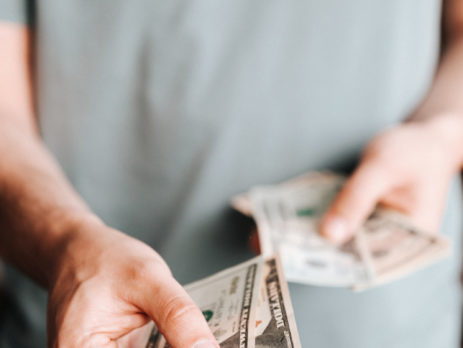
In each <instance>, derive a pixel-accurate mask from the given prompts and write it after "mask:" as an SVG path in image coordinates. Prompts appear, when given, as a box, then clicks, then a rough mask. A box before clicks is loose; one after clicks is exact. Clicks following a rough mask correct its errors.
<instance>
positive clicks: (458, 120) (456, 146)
mask: <svg viewBox="0 0 463 348" xmlns="http://www.w3.org/2000/svg"><path fill="white" fill-rule="evenodd" d="M410 120H411V121H418V122H423V123H424V124H426V125H430V127H432V128H434V129H435V131H436V134H437V135H438V136H439V137H440V138H441V139H442V140H443V141H445V142H446V143H447V148H448V149H449V151H451V153H452V158H453V160H454V162H455V166H457V169H458V168H461V166H462V164H463V36H459V37H457V38H454V39H453V40H452V41H450V42H449V44H448V45H447V47H446V49H445V51H444V53H443V56H442V60H441V63H440V65H439V68H438V70H437V73H436V76H435V79H434V82H433V85H432V87H431V89H430V91H429V93H428V95H427V96H426V98H425V99H424V100H423V102H422V103H421V105H420V106H419V107H418V108H417V110H416V111H415V112H414V113H413V115H412V116H411V118H410Z"/></svg>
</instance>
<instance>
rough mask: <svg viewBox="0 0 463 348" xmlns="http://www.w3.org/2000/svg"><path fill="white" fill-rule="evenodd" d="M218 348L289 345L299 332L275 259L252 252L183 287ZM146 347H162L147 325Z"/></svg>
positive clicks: (160, 339)
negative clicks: (251, 256)
mask: <svg viewBox="0 0 463 348" xmlns="http://www.w3.org/2000/svg"><path fill="white" fill-rule="evenodd" d="M185 289H186V290H187V292H188V293H189V295H190V296H191V297H192V298H193V300H194V301H195V303H196V304H197V305H198V306H199V308H200V309H201V310H202V311H203V315H204V316H205V318H206V320H207V322H208V324H209V327H210V328H211V331H212V333H213V334H214V336H215V338H216V339H217V341H218V342H219V344H220V347H221V348H254V347H261V348H264V347H269V348H270V347H294V348H300V347H301V345H300V341H299V335H298V333H297V328H296V321H295V317H294V312H293V308H292V305H291V301H290V297H289V291H288V287H287V284H286V281H285V278H284V275H283V273H282V268H281V265H280V262H279V259H278V258H277V257H276V256H275V257H271V258H269V259H267V260H264V258H262V257H257V258H254V259H252V260H250V261H248V262H245V263H243V264H240V265H237V266H235V267H232V268H230V269H227V270H225V271H222V272H220V273H217V274H215V275H213V276H210V277H208V278H205V279H203V280H200V281H197V282H195V283H192V284H190V285H187V286H186V287H185ZM144 347H145V348H161V347H162V348H167V347H169V345H168V343H167V342H166V340H165V339H164V337H163V336H162V335H161V334H160V333H159V332H158V330H157V328H156V326H154V325H153V326H152V329H151V333H150V335H149V338H148V340H147V343H146V345H145V346H144Z"/></svg>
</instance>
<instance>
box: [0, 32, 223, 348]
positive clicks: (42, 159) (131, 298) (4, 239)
mask: <svg viewBox="0 0 463 348" xmlns="http://www.w3.org/2000/svg"><path fill="white" fill-rule="evenodd" d="M29 57H30V36H29V32H28V29H27V28H26V27H23V26H20V25H15V24H6V23H0V61H1V64H0V154H1V156H0V257H1V258H2V259H4V260H5V261H7V262H9V263H11V264H13V265H15V266H16V267H18V268H20V269H21V270H23V271H24V272H25V273H27V274H28V275H29V276H31V277H33V278H34V279H35V280H37V281H38V282H40V283H41V284H42V285H44V286H45V287H46V288H47V289H48V291H49V304H48V335H49V337H48V338H49V342H48V345H49V347H76V348H77V347H107V348H110V347H126V346H127V345H128V342H132V344H137V346H139V345H140V343H139V342H137V340H138V339H139V338H140V337H141V336H140V335H138V334H139V333H140V330H137V328H141V327H142V326H143V325H144V324H145V323H147V322H148V320H149V319H152V320H154V321H155V322H156V324H157V325H158V328H159V329H160V331H161V332H163V333H164V335H165V336H166V338H167V340H168V341H169V342H170V344H171V346H173V347H193V346H195V347H199V346H197V345H196V344H198V342H199V343H200V344H201V345H200V347H217V343H216V342H215V339H214V337H213V336H212V334H211V332H210V330H209V328H208V326H207V323H206V321H205V320H204V317H203V316H202V314H201V312H200V311H199V308H197V307H196V306H195V304H194V303H193V301H192V300H191V298H190V297H189V296H188V295H187V293H186V292H185V291H184V289H183V288H182V287H181V286H180V284H178V283H177V282H176V281H175V279H174V278H173V277H172V275H171V273H170V271H169V269H168V267H167V265H166V264H165V263H164V261H163V260H162V259H161V257H160V256H159V255H158V254H157V253H156V252H155V251H154V250H153V249H151V248H150V247H148V246H147V245H145V244H143V243H142V242H140V241H138V240H135V239H133V238H131V237H129V236H127V235H125V234H123V233H121V232H119V231H116V230H113V229H111V228H110V227H108V226H105V225H104V224H103V223H102V222H101V221H100V220H99V219H98V218H97V217H95V216H94V215H93V214H92V212H91V211H90V209H89V208H88V207H87V206H86V204H85V203H84V202H83V201H82V199H81V198H80V197H79V196H78V194H77V193H76V192H75V191H74V190H73V188H72V187H71V185H70V184H69V182H68V181H67V180H66V178H65V176H64V175H63V173H62V171H61V170H60V168H59V166H58V165H57V163H56V162H55V161H54V159H53V158H52V156H51V155H50V154H49V152H48V151H47V150H46V148H45V147H44V145H43V144H42V142H41V139H40V136H39V134H38V132H37V126H36V122H35V119H34V111H33V102H32V100H33V98H32V95H33V94H32V87H31V86H32V84H31V73H30V64H29V59H30V58H29ZM63 117H66V115H63Z"/></svg>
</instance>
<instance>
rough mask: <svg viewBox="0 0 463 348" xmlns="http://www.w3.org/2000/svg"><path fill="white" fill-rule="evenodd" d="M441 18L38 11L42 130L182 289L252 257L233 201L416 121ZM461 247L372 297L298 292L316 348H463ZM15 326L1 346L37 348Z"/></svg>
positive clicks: (455, 196)
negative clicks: (462, 339)
mask: <svg viewBox="0 0 463 348" xmlns="http://www.w3.org/2000/svg"><path fill="white" fill-rule="evenodd" d="M1 1H2V0H0V4H1ZM3 1H5V0H3ZM440 6H441V4H440V2H439V1H435V0H422V1H414V0H390V1H383V0H354V1H341V0H308V1H296V0H288V1H279V0H256V1H249V0H247V1H245V0H233V1H232V0H224V1H217V0H197V1H194V0H191V1H186V0H181V1H180V0H169V1H165V0H162V1H161V0H159V1H148V0H146V1H144V0H135V1H122V0H99V1H85V0H75V1H62V0H40V2H37V4H36V7H37V8H36V25H37V40H38V41H37V50H38V52H37V71H38V80H37V89H36V91H37V94H38V95H37V98H38V99H37V100H38V110H39V111H38V113H39V118H40V125H41V129H42V134H43V137H44V140H45V142H46V144H47V145H48V147H49V148H50V150H51V151H52V152H53V153H54V155H55V156H56V158H57V159H58V160H59V162H60V163H61V165H62V166H63V168H64V170H65V172H66V174H67V175H68V177H69V178H70V180H71V181H72V183H73V185H74V186H75V187H76V189H77V190H78V191H79V192H80V194H81V195H82V196H83V197H84V198H85V199H86V201H87V202H88V203H89V205H90V206H91V207H92V208H93V209H94V211H95V212H96V213H97V214H98V215H99V216H101V217H102V218H103V220H104V221H105V222H107V223H108V224H109V225H111V226H114V227H116V228H119V229H121V230H123V231H125V232H127V233H129V234H131V235H134V236H136V237H137V238H140V239H142V240H143V241H145V242H147V243H149V244H150V245H152V246H153V247H154V248H155V249H156V250H157V251H159V252H160V253H161V254H162V256H163V257H164V258H165V259H166V261H167V262H168V264H169V265H170V266H171V268H172V270H173V273H174V275H175V276H176V277H177V278H178V279H179V280H180V281H181V282H183V283H186V282H189V281H192V280H195V279H198V278H200V277H203V276H206V275H208V274H210V273H212V272H214V271H217V270H220V269H222V268H224V267H227V266H230V265H233V264H235V263H237V262H239V261H243V260H245V259H246V258H248V257H251V253H250V252H249V251H248V249H247V247H246V234H247V232H248V229H249V223H248V221H246V220H245V219H244V218H241V217H240V216H238V215H237V214H234V213H233V212H232V211H231V210H230V208H229V205H228V200H229V198H230V197H231V196H232V195H234V194H236V193H238V192H241V191H244V190H246V189H248V188H249V187H250V186H252V185H255V184H265V183H276V182H278V181H281V180H284V179H287V178H289V177H292V176H295V175H298V174H301V173H303V172H305V171H307V170H317V169H327V168H329V169H346V168H349V167H351V166H352V165H353V164H354V163H355V160H356V159H357V158H358V155H359V152H360V151H361V149H362V148H363V147H364V146H365V144H366V143H367V142H368V140H369V139H371V137H373V136H374V135H375V134H376V133H377V132H379V131H381V130H382V129H384V128H385V127H387V126H390V125H393V124H395V123H397V122H400V121H401V120H402V119H404V118H405V117H406V116H407V115H408V114H409V113H410V112H411V110H412V109H413V108H414V107H415V106H416V105H417V103H419V101H420V100H421V99H422V98H423V96H424V94H425V93H426V91H427V89H428V87H429V85H430V82H431V80H432V78H433V75H434V72H435V67H436V63H437V59H438V52H439V30H440ZM459 202H460V197H459V191H458V188H457V186H455V187H454V189H453V191H452V196H451V199H450V200H449V207H448V210H447V216H446V219H445V222H444V227H443V233H445V234H447V235H450V236H452V238H454V245H455V246H457V247H459V239H458V238H459V232H460V208H459V207H460V206H459ZM458 249H459V248H456V250H455V252H454V254H453V257H452V258H450V259H448V260H447V261H445V262H441V263H439V264H438V265H435V266H432V267H430V268H428V269H426V270H424V271H421V272H419V273H417V274H415V275H413V276H411V277H409V278H407V279H404V280H401V281H398V282H395V283H393V284H390V285H387V286H384V287H381V288H378V289H375V290H371V291H367V292H364V293H360V294H357V293H352V292H350V290H344V289H329V288H321V287H309V286H297V285H291V296H292V300H293V304H294V307H295V310H296V316H297V322H298V327H299V330H300V335H301V338H302V342H303V346H304V347H317V348H318V347H322V348H324V347H327V348H331V347H333V348H338V347H343V348H350V347H352V348H364V347H365V348H370V347H372V348H381V347H388V348H389V347H394V348H397V347H404V348H410V347H421V348H427V347H429V348H431V347H439V348H440V347H449V348H452V347H457V342H458V339H459V316H460V307H459V306H460V302H459V301H460V290H459V284H458V269H459V252H458V251H459V250H458ZM7 281H9V285H10V288H13V287H14V288H15V290H14V291H15V296H14V297H16V301H17V304H16V307H21V306H23V307H27V310H26V312H28V313H29V314H28V317H29V318H31V319H30V320H32V321H34V320H35V321H40V320H43V317H44V315H45V313H44V312H43V311H42V312H41V308H42V307H40V306H39V305H37V306H36V305H35V304H36V303H39V302H40V298H41V297H43V294H38V293H37V290H35V288H32V287H31V286H30V285H29V284H28V283H25V281H24V280H23V279H22V278H20V277H19V276H17V275H16V274H14V273H13V272H12V271H11V270H10V271H9V273H8V278H7ZM36 298H37V299H36ZM34 308H36V310H35V312H34ZM28 320H29V319H28ZM18 322H19V320H13V319H10V320H9V324H8V325H9V330H18V331H19V332H23V334H22V336H21V337H19V336H18V335H10V336H14V338H11V337H10V338H9V339H8V340H9V343H4V344H5V347H8V348H9V347H15V348H18V347H37V346H38V345H37V342H38V340H40V338H36V339H35V341H30V342H32V343H29V344H28V343H27V341H28V339H29V338H28V337H29V336H27V334H26V333H27V332H29V331H28V329H27V330H26V329H25V328H22V329H21V328H19V329H18V326H15V325H16V324H17V323H18ZM4 331H5V330H4ZM11 332H13V331H10V333H11ZM4 337H5V335H4ZM31 337H32V336H31ZM42 337H43V336H42ZM3 339H4V340H5V338H3ZM14 340H16V341H15V343H11V342H14ZM21 340H23V341H24V342H21ZM0 342H1V341H0ZM5 342H6V341H5ZM2 347H3V346H2Z"/></svg>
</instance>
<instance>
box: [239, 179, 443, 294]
mask: <svg viewBox="0 0 463 348" xmlns="http://www.w3.org/2000/svg"><path fill="white" fill-rule="evenodd" d="M344 181H345V178H344V177H343V176H341V175H337V174H334V173H330V172H324V173H318V172H317V173H309V174H306V175H303V176H301V177H298V178H296V179H293V180H290V181H288V182H285V183H283V184H280V185H276V186H265V187H256V188H253V189H251V190H250V192H249V193H246V194H243V195H240V196H237V197H235V198H233V199H232V205H233V206H234V207H235V209H237V210H239V211H241V212H242V213H243V214H246V215H250V216H253V217H254V219H255V220H256V223H257V226H258V232H259V241H260V247H261V251H262V254H263V255H264V256H266V255H271V254H273V253H274V252H275V251H279V252H280V255H281V258H282V262H283V267H284V271H285V275H286V277H287V279H288V281H292V282H299V283H305V284H312V285H321V286H349V287H353V288H355V289H364V288H366V287H369V286H373V285H377V284H380V283H384V282H387V281H391V280H393V279H396V278H399V277H401V276H404V275H406V274H408V273H410V272H413V271H414V270H416V269H418V268H421V267H423V266H424V265H426V264H429V263H431V262H435V261H437V260H438V259H440V258H442V257H444V256H445V255H447V254H448V252H449V249H450V248H449V243H448V241H447V240H446V239H445V238H444V237H442V236H438V235H431V234H429V233H424V232H422V231H420V230H418V229H416V228H414V227H413V226H412V225H411V224H410V223H409V222H408V221H407V219H406V218H405V216H403V215H402V214H400V213H398V212H395V211H391V210H386V209H383V208H378V209H376V211H375V212H374V213H373V214H372V215H371V217H370V218H369V219H368V220H367V221H366V223H365V224H364V225H363V226H362V228H361V229H360V230H359V231H358V232H357V233H356V235H355V237H354V238H353V239H351V240H350V241H349V242H348V243H346V244H344V245H341V246H336V245H334V244H332V243H330V242H328V241H327V240H325V239H324V238H322V237H321V236H320V234H319V231H318V225H319V222H320V219H321V217H322V215H323V213H324V212H325V211H326V209H327V208H328V206H329V205H330V203H331V202H332V200H333V199H334V197H335V196H336V194H337V192H338V191H339V190H340V189H341V187H342V185H343V184H344Z"/></svg>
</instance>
